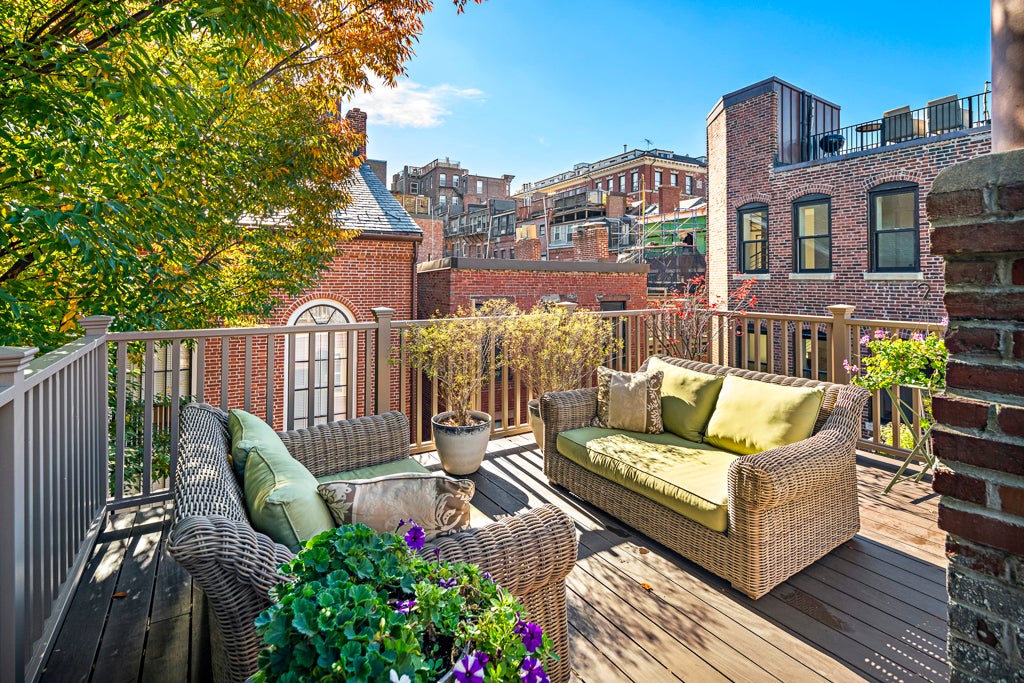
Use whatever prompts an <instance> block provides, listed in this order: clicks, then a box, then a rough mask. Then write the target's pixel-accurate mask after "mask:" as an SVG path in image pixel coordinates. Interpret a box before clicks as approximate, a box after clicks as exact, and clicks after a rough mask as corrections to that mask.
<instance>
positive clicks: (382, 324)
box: [372, 306, 395, 415]
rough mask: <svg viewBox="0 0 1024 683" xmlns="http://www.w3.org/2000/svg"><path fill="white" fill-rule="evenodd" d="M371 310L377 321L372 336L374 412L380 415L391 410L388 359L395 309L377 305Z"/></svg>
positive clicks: (389, 365) (389, 366)
mask: <svg viewBox="0 0 1024 683" xmlns="http://www.w3.org/2000/svg"><path fill="white" fill-rule="evenodd" d="M372 310H373V319H374V320H376V321H377V330H376V332H375V338H374V348H375V350H376V352H377V354H376V358H375V361H374V365H375V366H376V367H375V368H374V372H375V376H376V382H375V383H374V392H375V394H374V396H375V397H376V400H375V403H376V406H375V408H374V412H375V413H376V414H377V415H380V414H382V413H386V412H388V411H389V410H391V364H390V363H389V362H388V359H389V358H390V357H391V320H392V318H394V317H395V309H393V308H388V307H387V306H378V307H377V308H374V309H372Z"/></svg>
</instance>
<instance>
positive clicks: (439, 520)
mask: <svg viewBox="0 0 1024 683" xmlns="http://www.w3.org/2000/svg"><path fill="white" fill-rule="evenodd" d="M317 490H318V491H319V492H320V495H321V496H322V497H323V499H324V501H325V502H326V503H327V508H328V509H329V510H330V511H331V516H332V517H334V522H335V523H336V524H337V525H339V526H341V525H342V524H365V525H366V526H368V527H370V528H371V529H373V530H374V531H376V532H378V533H384V532H394V531H395V529H397V528H398V524H399V522H401V521H402V520H403V519H413V520H415V522H416V523H417V524H419V525H420V526H421V527H423V531H424V533H426V535H427V540H428V541H429V540H430V539H432V538H434V537H436V536H443V535H445V534H450V533H454V532H456V531H463V530H465V529H468V528H469V510H470V508H469V501H470V500H471V499H472V498H473V494H474V493H475V492H476V484H474V483H473V482H472V481H470V480H469V479H452V478H451V477H445V476H440V475H436V474H390V475H386V476H383V477H375V478H373V479H353V480H351V481H332V482H328V483H325V484H320V485H319V486H318V487H317Z"/></svg>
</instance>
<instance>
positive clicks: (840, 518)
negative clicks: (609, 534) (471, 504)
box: [540, 356, 868, 599]
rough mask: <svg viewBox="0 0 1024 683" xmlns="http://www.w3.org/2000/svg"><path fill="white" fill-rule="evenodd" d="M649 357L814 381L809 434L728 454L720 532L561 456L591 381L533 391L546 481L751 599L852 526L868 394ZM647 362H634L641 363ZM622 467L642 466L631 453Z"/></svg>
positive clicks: (848, 534) (587, 406)
mask: <svg viewBox="0 0 1024 683" xmlns="http://www.w3.org/2000/svg"><path fill="white" fill-rule="evenodd" d="M657 357H658V358H660V359H661V360H663V361H665V362H668V363H670V364H672V365H676V366H679V367H683V368H687V369H689V370H693V371H697V372H703V373H708V374H712V375H721V376H726V375H736V376H739V377H742V378H745V379H752V380H758V381H761V382H770V383H775V384H780V385H787V386H801V387H819V386H820V387H822V388H823V389H824V397H823V399H822V403H821V408H820V410H819V412H818V418H817V421H816V423H815V425H814V429H813V432H812V436H811V437H810V438H808V439H805V440H803V441H799V442H797V443H793V444H791V445H788V446H782V447H778V448H773V449H770V450H766V451H763V452H761V453H756V454H753V455H745V456H741V457H736V458H735V459H732V460H731V461H730V462H729V464H728V465H727V477H728V481H727V482H725V483H724V484H725V486H726V488H725V490H726V492H727V501H726V502H727V506H728V510H727V514H728V518H727V520H728V521H727V527H726V529H725V531H724V532H719V531H714V530H712V529H710V528H708V527H707V526H705V525H703V524H701V523H698V522H696V521H693V519H691V518H690V517H687V516H684V515H682V514H680V513H678V512H677V511H674V510H672V509H669V508H668V507H665V505H663V504H661V503H658V502H655V501H653V500H651V498H650V497H649V496H645V495H642V494H641V493H638V492H637V491H636V490H634V489H636V488H642V487H638V486H636V485H634V484H632V483H630V487H627V486H626V485H623V484H620V483H616V482H615V481H612V480H611V479H610V478H609V477H607V476H604V475H603V474H597V473H595V472H594V471H591V470H592V469H594V468H593V467H592V468H591V469H588V468H587V467H585V466H583V465H581V464H577V462H574V461H573V460H571V459H570V458H569V457H566V455H564V454H563V453H562V452H561V450H560V448H561V449H564V450H567V451H568V446H567V442H563V443H562V444H560V443H559V438H558V435H559V433H561V432H567V431H568V430H575V429H578V428H582V427H586V426H588V425H590V424H591V420H592V419H593V418H594V416H595V414H596V411H597V390H596V389H581V390H575V391H566V392H559V393H549V394H545V395H544V396H543V397H542V398H541V404H540V412H541V416H542V418H543V420H544V425H545V432H544V439H545V448H544V472H545V474H546V475H547V477H548V479H549V480H550V481H551V482H552V483H554V484H558V485H561V486H564V487H565V488H567V489H569V490H570V491H571V492H573V493H574V494H576V495H577V496H579V497H580V498H583V499H584V500H586V501H588V502H590V503H593V504H594V505H596V506H597V507H599V508H601V509H603V510H605V511H607V512H608V513H610V514H612V515H614V516H615V517H617V518H619V519H621V520H622V521H624V522H626V523H627V524H629V525H630V526H632V527H634V528H635V529H637V530H638V531H641V532H642V533H644V534H646V535H647V536H650V537H651V538H653V539H654V540H656V541H658V542H660V543H662V544H664V545H666V546H668V547H669V548H671V549H672V550H675V551H676V552H678V553H679V554H681V555H683V556H684V557H686V558H687V559H689V560H692V561H693V562H696V563H697V564H699V565H701V566H702V567H704V568H705V569H708V570H709V571H711V572H713V573H714V574H717V575H718V576H721V577H723V578H725V579H727V580H728V581H729V582H730V583H731V584H732V585H733V586H734V587H735V588H737V589H738V590H740V591H742V592H743V593H746V594H747V595H748V596H750V597H751V598H755V599H756V598H759V597H761V596H762V595H764V594H765V593H767V592H768V591H770V590H771V589H772V588H773V587H774V586H776V585H778V584H779V583H781V582H782V581H785V580H786V579H787V578H788V577H790V576H792V575H793V574H795V573H796V572H798V571H800V570H801V569H803V568H804V567H806V566H807V565H809V564H811V563H812V562H814V561H815V560H817V559H819V558H821V557H822V556H824V555H825V554H827V553H828V552H829V551H831V550H832V549H834V548H835V547H837V546H839V545H840V544H842V543H844V542H845V541H847V540H849V539H850V538H852V537H853V536H854V535H855V534H856V533H857V530H858V529H859V528H860V514H859V509H858V503H857V471H856V454H855V447H856V443H857V439H858V437H859V435H860V429H861V414H862V411H863V409H864V405H865V403H866V401H867V398H868V393H867V391H866V390H865V389H863V388H861V387H856V386H844V385H838V384H831V383H827V382H817V381H813V380H808V379H803V378H796V377H783V376H779V375H770V374H765V373H759V372H753V371H748V370H740V369H736V368H727V367H721V366H717V365H709V364H705V363H697V362H694V361H686V360H680V359H676V358H669V357H667V356H657ZM648 362H650V361H647V362H645V363H644V365H643V366H642V367H641V368H640V369H641V370H645V369H646V366H647V363H648ZM567 438H568V437H567ZM623 467H627V468H629V467H632V468H638V467H642V465H640V464H637V463H635V462H634V463H626V464H624V465H623ZM641 476H642V473H641ZM723 476H724V475H723ZM627 483H629V482H627Z"/></svg>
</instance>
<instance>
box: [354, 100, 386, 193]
mask: <svg viewBox="0 0 1024 683" xmlns="http://www.w3.org/2000/svg"><path fill="white" fill-rule="evenodd" d="M345 120H346V121H348V125H349V128H351V129H352V131H353V132H355V133H358V134H359V135H362V136H363V144H361V145H359V147H358V148H357V149H356V154H357V155H359V156H361V157H363V158H365V157H366V112H365V111H362V110H361V109H359V107H353V108H352V109H349V110H348V111H347V112H346V113H345ZM384 169H385V170H384V173H385V175H382V176H380V178H381V179H384V178H387V164H385V165H384ZM382 182H383V180H382Z"/></svg>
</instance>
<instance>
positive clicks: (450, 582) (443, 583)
mask: <svg viewBox="0 0 1024 683" xmlns="http://www.w3.org/2000/svg"><path fill="white" fill-rule="evenodd" d="M456 583H457V582H456V580H455V577H452V578H450V579H441V580H440V581H438V582H437V585H438V586H440V587H441V588H455V584H456Z"/></svg>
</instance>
